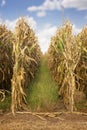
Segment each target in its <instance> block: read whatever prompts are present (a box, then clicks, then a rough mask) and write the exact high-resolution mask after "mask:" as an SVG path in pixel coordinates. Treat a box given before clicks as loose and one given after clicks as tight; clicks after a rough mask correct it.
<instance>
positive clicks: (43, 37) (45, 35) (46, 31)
mask: <svg viewBox="0 0 87 130" xmlns="http://www.w3.org/2000/svg"><path fill="white" fill-rule="evenodd" d="M42 30H43V31H42ZM56 30H57V27H56V26H52V25H50V24H47V25H45V26H44V27H43V29H41V30H40V29H39V30H38V34H37V36H38V41H39V45H40V47H41V50H42V52H43V53H45V52H46V51H47V50H48V47H49V44H50V39H51V37H52V36H54V35H55V33H56Z"/></svg>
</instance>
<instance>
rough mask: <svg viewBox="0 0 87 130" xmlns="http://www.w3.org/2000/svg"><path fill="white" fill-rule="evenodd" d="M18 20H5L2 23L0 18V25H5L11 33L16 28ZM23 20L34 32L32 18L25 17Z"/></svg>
mask: <svg viewBox="0 0 87 130" xmlns="http://www.w3.org/2000/svg"><path fill="white" fill-rule="evenodd" d="M18 19H19V18H18ZM18 19H15V20H13V21H11V20H8V19H7V20H5V21H4V20H3V19H2V18H0V23H1V24H4V25H6V26H7V28H8V29H10V30H12V31H13V30H14V28H15V26H16V22H17V21H18ZM25 19H26V21H27V23H28V24H29V26H30V27H31V28H32V29H33V30H35V29H36V21H35V20H34V18H33V17H29V16H26V17H25Z"/></svg>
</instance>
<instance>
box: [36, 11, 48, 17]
mask: <svg viewBox="0 0 87 130" xmlns="http://www.w3.org/2000/svg"><path fill="white" fill-rule="evenodd" d="M37 16H38V17H44V16H46V12H45V11H40V12H37Z"/></svg>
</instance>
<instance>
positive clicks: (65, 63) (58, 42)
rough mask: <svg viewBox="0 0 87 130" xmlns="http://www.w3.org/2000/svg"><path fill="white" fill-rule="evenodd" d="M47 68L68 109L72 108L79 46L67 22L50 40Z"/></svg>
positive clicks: (71, 109)
mask: <svg viewBox="0 0 87 130" xmlns="http://www.w3.org/2000/svg"><path fill="white" fill-rule="evenodd" d="M48 53H49V68H50V71H51V74H52V75H53V77H54V79H55V80H56V81H57V83H58V86H59V94H60V95H61V96H62V97H63V100H64V104H65V106H66V108H67V109H68V110H70V111H71V112H73V110H74V107H75V106H74V92H75V75H74V71H75V68H76V66H77V64H78V61H79V59H80V54H81V53H80V48H79V46H78V45H77V42H76V40H75V37H74V36H72V26H71V24H70V23H69V22H67V23H66V24H65V25H63V26H62V27H61V28H60V29H59V30H58V31H57V33H56V36H54V37H53V38H52V40H51V45H50V48H49V51H48Z"/></svg>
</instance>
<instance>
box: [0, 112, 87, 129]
mask: <svg viewBox="0 0 87 130" xmlns="http://www.w3.org/2000/svg"><path fill="white" fill-rule="evenodd" d="M62 129H63V130H87V114H86V115H85V114H81V113H78V114H77V113H74V114H71V113H68V112H55V113H31V112H30V113H28V112H26V113H20V112H19V113H17V114H16V115H15V116H13V115H12V114H11V113H7V114H0V130H62Z"/></svg>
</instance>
